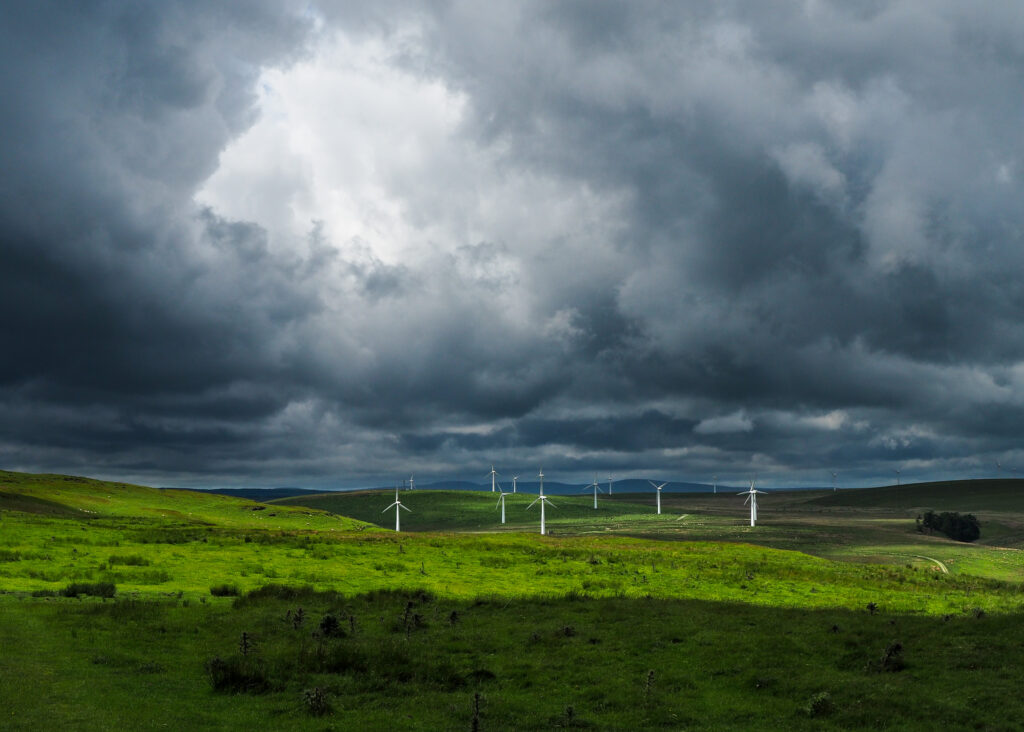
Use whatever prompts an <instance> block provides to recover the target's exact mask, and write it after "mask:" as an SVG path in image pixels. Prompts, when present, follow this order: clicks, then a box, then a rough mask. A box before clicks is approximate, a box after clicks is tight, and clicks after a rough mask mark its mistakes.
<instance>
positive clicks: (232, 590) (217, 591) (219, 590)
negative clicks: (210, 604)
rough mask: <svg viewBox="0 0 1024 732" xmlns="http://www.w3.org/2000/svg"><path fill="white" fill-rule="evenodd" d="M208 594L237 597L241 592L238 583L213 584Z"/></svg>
mask: <svg viewBox="0 0 1024 732" xmlns="http://www.w3.org/2000/svg"><path fill="white" fill-rule="evenodd" d="M210 594H211V595H213V596H214V597H237V596H238V595H240V594H242V593H241V590H239V589H238V585H214V586H213V587H211V588H210Z"/></svg>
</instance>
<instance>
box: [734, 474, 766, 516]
mask: <svg viewBox="0 0 1024 732" xmlns="http://www.w3.org/2000/svg"><path fill="white" fill-rule="evenodd" d="M758 493H764V491H759V490H757V489H756V488H754V481H750V490H746V491H740V492H739V493H737V494H736V495H737V496H746V497H747V500H746V501H744V503H746V502H747V501H750V525H751V526H753V525H754V524H756V523H757V494H758Z"/></svg>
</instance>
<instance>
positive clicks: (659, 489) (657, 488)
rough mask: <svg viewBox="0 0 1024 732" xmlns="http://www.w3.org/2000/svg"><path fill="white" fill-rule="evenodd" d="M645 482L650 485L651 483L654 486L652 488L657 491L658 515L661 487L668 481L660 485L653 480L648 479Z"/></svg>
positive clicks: (659, 513)
mask: <svg viewBox="0 0 1024 732" xmlns="http://www.w3.org/2000/svg"><path fill="white" fill-rule="evenodd" d="M647 482H648V483H650V484H651V485H653V486H654V490H656V491H657V492H658V515H659V516H660V515H661V489H662V488H664V487H665V486H667V485H668V483H662V484H661V485H658V484H657V483H655V482H654V481H653V480H649V481H647Z"/></svg>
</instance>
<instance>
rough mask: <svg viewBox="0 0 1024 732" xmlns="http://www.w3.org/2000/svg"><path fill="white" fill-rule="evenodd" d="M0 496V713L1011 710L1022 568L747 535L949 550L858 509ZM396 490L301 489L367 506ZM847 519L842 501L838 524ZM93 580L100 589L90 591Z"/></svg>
mask: <svg viewBox="0 0 1024 732" xmlns="http://www.w3.org/2000/svg"><path fill="white" fill-rule="evenodd" d="M0 494H2V497H0V647H2V648H3V649H4V652H3V653H2V654H0V679H3V683H0V709H2V710H3V712H2V714H3V717H2V719H3V722H2V723H0V726H2V727H4V728H5V729H43V728H46V729H48V728H52V727H67V728H71V729H81V730H106V729H117V728H131V729H157V728H161V727H164V726H167V725H168V724H172V725H173V726H178V727H181V728H188V729H204V728H209V729H239V730H242V729H253V728H265V727H267V726H273V728H275V729H297V730H324V729H353V728H361V729H368V730H373V729H388V730H405V729H409V730H413V729H423V730H437V729H455V730H462V729H470V728H473V727H474V725H476V726H477V727H478V728H479V729H553V728H554V729H558V728H573V727H589V728H595V729H630V730H632V729H636V730H645V729H683V728H696V729H700V728H706V729H722V730H749V729H779V730H822V729H824V730H829V729H832V730H841V729H842V730H845V729H869V728H870V729H884V728H898V729H922V730H924V729H935V728H936V727H937V726H946V727H951V728H957V729H963V728H984V729H1013V725H1012V724H1007V723H1006V720H1014V719H1020V718H1022V717H1024V700H1022V698H1021V697H1020V695H1019V694H1018V693H1017V686H1018V681H1019V678H1020V677H1021V675H1022V674H1024V624H1022V623H1021V622H1020V620H1021V618H1022V617H1024V591H1022V587H1024V585H1022V584H1020V583H1017V582H1004V581H999V580H997V579H993V578H992V575H990V576H979V575H978V574H972V573H971V572H967V571H954V572H951V573H949V574H946V573H942V572H939V571H938V570H937V568H936V567H935V566H934V565H933V563H932V562H931V561H926V562H924V563H911V562H910V561H904V557H903V556H901V557H900V558H899V559H897V560H896V561H894V562H889V563H888V564H869V563H858V562H836V561H830V560H828V559H825V558H821V557H816V556H810V555H808V554H807V553H803V552H799V551H791V550H784V549H774V548H769V547H766V546H757V545H754V544H751V543H745V542H747V541H751V540H755V541H764V540H767V541H768V542H777V545H778V546H796V545H799V546H805V547H807V548H815V547H821V546H834V545H836V544H837V543H845V544H847V545H848V546H847V547H846V550H847V551H850V552H855V551H864V552H869V553H875V552H879V551H880V549H879V544H878V541H879V536H883V537H885V540H886V541H890V540H895V539H896V538H897V537H900V536H903V534H907V535H909V536H910V538H911V540H913V541H921V542H927V545H928V546H930V547H931V551H930V552H928V554H929V555H935V556H939V557H942V558H946V555H945V554H939V553H938V549H939V548H943V551H945V548H946V547H949V548H958V547H954V545H953V544H952V543H951V542H942V541H940V540H938V539H936V538H934V537H920V536H919V535H918V536H914V535H912V534H911V533H910V532H911V531H912V529H910V530H906V529H907V525H909V526H912V524H913V522H912V519H907V518H905V517H893V515H891V514H887V513H884V512H883V514H882V516H883V518H881V519H879V518H878V517H876V516H875V514H873V513H871V511H869V510H868V509H867V508H865V507H854V508H845V507H842V506H836V507H821V506H816V507H813V508H812V509H804V508H801V506H802V505H803V503H804V500H803V499H800V500H797V499H795V498H791V497H787V496H784V495H779V496H773V497H769V498H766V500H765V507H764V516H765V525H764V526H763V527H762V526H759V527H757V529H753V530H752V529H750V528H749V526H745V525H744V521H743V520H742V519H743V516H742V514H743V508H742V501H741V500H738V499H736V498H735V497H708V496H703V497H687V496H676V497H673V498H672V499H670V500H666V511H667V512H669V513H668V515H665V516H661V517H658V516H655V515H654V513H653V510H652V506H651V505H650V504H649V503H648V504H640V503H635V504H634V503H631V502H630V501H629V500H627V499H625V498H618V497H616V498H615V499H614V500H611V501H608V500H606V499H605V498H602V499H601V503H600V504H599V505H600V508H599V509H598V510H597V511H595V510H594V509H593V508H592V507H591V506H592V501H591V499H590V498H588V497H586V496H579V497H569V498H566V497H557V498H556V499H555V503H556V505H558V509H553V510H552V511H551V512H550V514H549V515H550V516H551V517H552V521H553V524H552V526H553V528H554V529H555V535H554V536H548V537H542V536H539V535H538V534H537V533H536V529H537V525H536V522H537V517H536V515H535V511H536V509H534V510H533V511H530V512H526V511H525V508H524V506H525V503H526V502H527V501H529V500H532V499H533V496H521V497H520V496H516V497H513V498H512V499H511V501H510V503H509V507H508V512H509V515H510V518H511V517H512V516H514V515H515V514H516V513H519V514H521V515H525V517H527V518H526V520H525V523H524V524H523V525H522V528H523V529H524V530H523V531H514V530H512V528H513V527H506V530H505V531H498V530H497V529H498V527H499V525H498V523H497V522H498V513H497V512H496V511H495V510H494V503H495V501H496V498H495V496H493V495H492V494H490V493H481V494H467V493H465V492H452V493H451V494H446V493H445V492H434V491H425V492H423V493H422V494H421V493H420V492H419V491H414V492H407V493H404V494H402V499H403V502H406V503H408V505H409V506H410V507H411V508H413V509H414V512H413V513H404V514H403V516H402V520H403V527H404V526H405V525H406V521H407V519H408V520H409V521H412V520H413V519H414V517H418V518H419V519H420V520H421V521H422V522H423V525H422V527H421V528H424V529H426V528H429V527H431V526H435V527H440V528H443V529H444V530H445V531H444V533H438V532H432V531H427V530H423V531H415V532H408V533H407V532H403V533H401V534H395V533H394V532H392V531H389V530H385V529H379V528H375V527H372V526H369V525H368V524H367V523H363V522H360V521H358V520H356V519H353V518H342V517H340V516H338V515H334V514H331V513H327V512H325V511H320V510H317V509H315V508H312V507H310V506H309V505H303V506H285V505H281V504H277V503H275V504H270V505H268V506H267V507H266V508H264V509H263V510H253V509H254V508H256V507H257V504H254V503H252V502H247V501H240V500H237V499H231V498H225V497H222V496H212V495H202V494H199V495H197V494H195V493H193V492H178V491H154V490H152V489H147V488H145V487H142V486H129V485H124V484H118V483H104V482H102V481H90V480H87V479H81V478H65V477H63V476H24V475H18V474H12V473H3V474H0ZM393 495H394V494H393V493H390V494H389V493H386V492H385V493H364V494H362V495H360V494H343V495H339V494H333V495H328V496H326V497H324V498H323V499H322V500H328V499H332V500H343V501H344V502H343V503H339V504H330V505H327V504H324V505H326V506H327V507H328V508H330V509H332V510H344V511H346V512H348V514H349V515H353V514H355V515H357V516H366V517H367V518H368V519H369V518H371V517H372V518H375V519H376V520H377V521H380V522H381V523H383V524H384V525H385V526H388V525H391V524H390V521H392V520H393V517H392V516H391V515H390V514H388V515H383V516H381V514H380V511H381V510H382V509H383V508H384V506H386V505H387V504H388V503H390V502H391V500H393ZM826 497H827V496H826ZM810 498H811V499H813V498H814V496H811V497H810ZM737 503H738V504H739V505H738V506H737V505H735V504H737ZM886 510H887V509H886ZM695 511H696V513H694V512H695ZM684 512H687V513H686V514H685V518H682V519H680V517H681V516H683V515H684ZM271 513H273V514H276V515H275V516H274V517H270V514H271ZM559 513H561V514H562V515H561V516H560V517H559V516H558V514H559ZM373 514H376V515H373ZM271 518H279V519H280V520H279V521H273V520H269V519H271ZM848 518H850V520H853V519H856V520H858V521H865V522H866V523H865V524H864V525H858V526H857V527H856V528H855V530H849V531H847V532H846V533H842V531H841V527H840V524H841V523H842V522H844V521H846V520H847V519H848ZM677 519H679V520H677ZM559 522H561V523H559ZM872 522H877V523H879V525H883V524H884V527H885V528H884V531H883V533H882V534H879V533H878V532H877V531H874V530H872V529H871V528H870V526H871V525H873V523H872ZM340 526H344V527H348V529H349V530H344V531H343V530H339V528H338V527H340ZM629 534H644V535H645V536H646V537H647V538H637V537H636V536H631V535H629ZM715 536H722V537H726V538H728V539H729V541H724V542H723V541H708V540H706V539H708V538H713V537H715ZM665 539H672V540H671V541H666V540H665ZM697 539H705V540H697ZM958 550H959V548H958ZM902 551H904V552H905V555H904V556H906V557H909V556H910V554H909V553H910V552H913V553H921V554H923V553H925V552H924V551H923V550H920V549H919V548H917V545H908V547H907V548H905V549H903V550H902ZM962 551H963V552H965V553H975V554H978V555H979V556H984V557H988V556H989V554H1000V555H1005V556H1007V557H1009V561H1016V558H1017V557H1019V556H1020V554H1019V553H1015V552H1013V551H1012V550H1000V551H997V550H995V549H993V548H986V547H974V546H971V547H967V548H964V549H963V550H962ZM958 556H959V555H958ZM926 559H927V557H926ZM1017 563H1018V564H1019V562H1017ZM951 566H952V565H951ZM958 566H968V567H971V566H973V567H978V568H980V569H984V568H985V566H986V565H984V564H983V563H977V564H975V565H970V564H969V563H965V564H962V565H958ZM99 586H109V589H110V590H111V592H112V594H113V597H107V598H102V597H95V596H90V595H89V594H88V593H90V592H94V589H93V588H95V587H99ZM63 595H68V596H63ZM86 679H87V680H88V681H87V682H85V681H84V680H86ZM321 703H322V704H321Z"/></svg>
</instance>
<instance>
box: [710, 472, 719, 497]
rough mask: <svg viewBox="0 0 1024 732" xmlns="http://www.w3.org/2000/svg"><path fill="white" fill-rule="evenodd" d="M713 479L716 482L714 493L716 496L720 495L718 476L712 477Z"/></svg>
mask: <svg viewBox="0 0 1024 732" xmlns="http://www.w3.org/2000/svg"><path fill="white" fill-rule="evenodd" d="M711 479H712V480H713V481H714V482H715V485H714V488H713V489H712V490H713V491H714V493H715V495H718V476H717V475H712V476H711Z"/></svg>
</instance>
